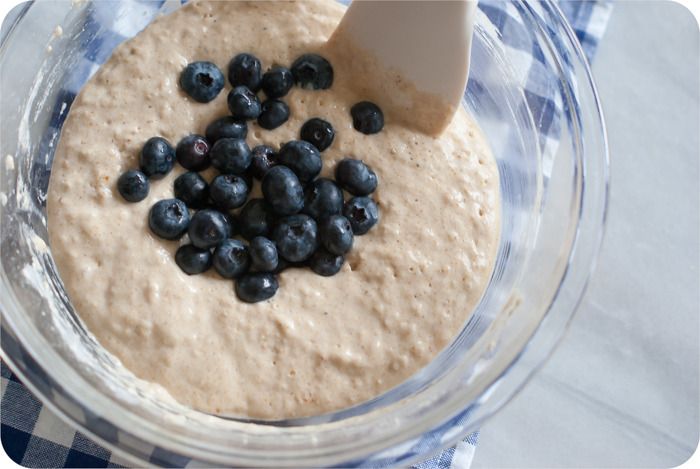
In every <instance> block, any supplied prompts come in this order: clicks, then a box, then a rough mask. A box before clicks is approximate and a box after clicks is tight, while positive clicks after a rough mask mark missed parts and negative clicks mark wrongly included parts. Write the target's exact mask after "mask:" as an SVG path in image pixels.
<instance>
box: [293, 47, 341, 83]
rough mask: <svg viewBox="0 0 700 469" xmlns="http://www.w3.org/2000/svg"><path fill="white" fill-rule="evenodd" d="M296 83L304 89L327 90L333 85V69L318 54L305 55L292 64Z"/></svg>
mask: <svg viewBox="0 0 700 469" xmlns="http://www.w3.org/2000/svg"><path fill="white" fill-rule="evenodd" d="M292 75H294V82H295V83H296V84H297V85H300V86H302V87H303V88H311V89H315V90H325V89H328V88H330V87H331V85H332V84H333V67H331V64H330V63H329V62H328V61H327V60H326V59H324V58H323V57H321V56H320V55H316V54H304V55H302V56H301V57H299V58H298V59H296V60H295V61H294V63H293V64H292Z"/></svg>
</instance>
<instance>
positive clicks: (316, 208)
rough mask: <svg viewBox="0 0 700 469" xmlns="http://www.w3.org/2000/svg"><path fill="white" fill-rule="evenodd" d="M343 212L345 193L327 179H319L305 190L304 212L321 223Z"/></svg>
mask: <svg viewBox="0 0 700 469" xmlns="http://www.w3.org/2000/svg"><path fill="white" fill-rule="evenodd" d="M342 210H343V191H342V190H340V187H338V185H337V184H336V183H335V182H333V181H331V180H330V179H326V178H318V179H316V180H315V181H313V182H312V183H310V184H309V185H308V186H306V189H304V208H303V209H302V212H303V213H305V214H307V215H311V216H312V217H313V218H314V219H316V220H318V221H321V220H322V219H324V218H325V217H328V216H329V215H335V214H337V213H340V212H341V211H342Z"/></svg>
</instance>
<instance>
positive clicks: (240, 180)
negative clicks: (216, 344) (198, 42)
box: [117, 54, 383, 303]
mask: <svg viewBox="0 0 700 469" xmlns="http://www.w3.org/2000/svg"><path fill="white" fill-rule="evenodd" d="M202 64H208V62H195V63H194V64H190V65H188V66H187V68H186V69H185V71H183V73H182V75H181V77H180V86H181V87H182V88H183V89H184V90H185V91H186V92H187V93H188V94H190V96H192V97H193V98H194V99H196V100H197V101H200V102H208V101H211V100H212V99H214V98H215V97H216V94H218V93H219V92H220V91H221V89H222V88H223V75H221V72H220V71H219V70H218V68H215V70H216V72H218V75H217V74H216V73H213V72H212V69H211V68H210V67H209V66H208V65H202ZM210 65H212V66H213V64H210ZM214 67H215V66H214ZM192 70H195V72H193V71H192ZM280 70H282V71H280ZM273 72H274V73H273ZM193 73H194V75H193ZM271 73H272V75H270V74H271ZM287 73H289V74H290V75H289V77H286V74H287ZM229 80H230V81H231V83H232V85H233V86H234V88H233V90H232V91H231V93H230V94H229V100H228V103H229V109H230V111H231V114H232V115H231V116H226V117H222V118H220V119H217V120H215V121H213V122H212V123H211V124H209V126H207V128H206V131H205V136H204V137H203V136H200V135H189V136H187V137H185V138H183V139H182V140H181V141H180V142H179V143H178V144H177V146H176V148H173V147H172V145H171V144H170V143H169V142H168V141H167V140H165V139H164V138H162V137H152V138H151V139H149V140H148V141H147V142H146V143H145V145H144V146H143V148H142V150H141V153H140V160H139V163H140V171H137V170H130V171H126V172H125V173H123V174H122V175H121V176H120V178H119V180H118V181H117V188H118V190H119V192H120V193H121V195H122V197H124V199H125V200H127V201H129V202H138V201H141V200H143V199H145V198H146V196H147V195H148V192H149V187H150V183H149V178H150V179H161V178H163V177H164V176H165V175H166V174H168V173H169V172H170V171H171V170H172V168H173V166H174V163H175V160H177V162H178V163H179V164H180V165H181V166H182V167H184V168H185V169H187V170H188V172H186V173H184V174H182V175H180V176H179V177H178V178H176V179H175V182H174V195H175V198H173V199H165V200H161V201H158V202H156V203H155V204H154V205H153V207H151V210H150V212H149V217H148V223H149V227H150V229H151V231H152V232H153V233H155V234H156V235H157V236H159V237H161V238H164V239H169V240H177V239H180V238H181V237H182V236H183V235H184V234H185V233H187V235H188V237H189V240H190V243H191V244H186V245H183V246H181V247H180V248H179V249H178V250H177V252H176V254H175V261H176V263H177V265H178V266H179V267H180V268H181V269H182V270H183V271H184V272H186V273H187V274H190V275H193V274H199V273H202V272H204V271H206V270H208V269H209V268H210V267H212V266H213V267H214V269H215V270H216V271H217V272H218V273H219V274H220V275H221V276H223V277H225V278H232V279H235V280H236V283H235V291H236V294H237V296H238V297H239V298H240V299H241V300H243V301H246V302H251V303H252V302H258V301H262V300H266V299H268V298H271V297H272V296H273V295H274V294H275V293H276V291H277V288H278V281H277V278H276V274H278V273H280V272H281V271H282V270H284V269H285V268H287V267H293V266H309V267H310V268H311V269H312V270H313V271H314V272H316V273H318V274H319V275H324V276H331V275H335V274H336V273H338V272H339V271H340V268H341V267H342V265H343V263H344V261H345V257H344V255H345V254H346V253H347V252H348V251H349V250H350V249H351V248H352V245H353V239H354V236H355V235H362V234H365V233H367V231H369V230H370V229H371V228H372V227H373V226H374V225H375V224H376V223H377V221H378V219H379V210H378V207H377V205H376V204H375V202H374V201H373V200H372V199H371V198H370V197H368V196H369V195H370V194H371V193H372V192H374V190H375V189H376V187H377V176H376V174H375V173H374V171H372V169H371V168H369V167H368V166H367V165H366V164H364V163H363V162H362V161H359V160H356V159H350V158H345V159H343V160H342V161H340V162H339V163H338V164H337V166H336V169H335V181H334V180H331V179H327V178H319V177H318V175H319V173H320V172H321V168H322V164H323V163H322V160H321V152H322V151H324V150H325V149H326V148H328V147H329V146H330V145H331V144H332V142H333V139H334V137H335V131H334V129H333V127H332V125H331V124H330V123H329V122H327V121H325V120H323V119H320V118H313V119H310V120H308V121H307V122H306V123H305V124H304V125H303V126H302V128H301V130H300V140H293V141H290V142H287V143H285V144H284V145H282V147H281V148H280V149H279V151H278V152H275V151H274V149H273V148H271V147H269V146H266V145H259V146H257V147H255V148H253V149H252V150H251V149H250V148H249V146H248V144H247V143H246V141H245V138H246V136H247V132H248V129H247V124H246V120H251V119H254V118H256V117H257V119H258V123H260V118H261V116H262V115H263V111H262V110H261V112H260V113H258V114H257V116H255V115H254V114H255V112H251V108H255V107H256V104H255V103H257V106H258V108H260V109H262V108H264V107H265V103H263V105H262V106H260V105H259V101H258V100H257V96H256V95H255V93H254V92H253V91H252V90H253V89H256V88H258V86H259V87H261V88H262V90H263V91H264V92H265V93H266V94H267V96H268V97H269V98H270V100H274V99H276V98H273V96H281V95H284V94H286V93H287V92H288V91H289V88H291V86H292V85H293V84H294V83H296V84H299V85H301V86H310V87H311V88H314V89H321V88H328V87H329V86H330V85H331V83H332V80H333V69H332V68H331V66H330V64H329V63H328V62H327V61H326V60H325V59H323V58H322V57H320V56H318V55H313V54H306V55H303V56H302V57H300V58H299V59H297V60H296V61H295V62H294V64H293V65H292V69H291V71H289V70H287V69H283V68H281V67H278V68H274V69H272V70H270V71H269V72H267V73H265V74H264V75H261V73H260V62H259V60H258V59H257V58H255V57H254V56H252V55H250V54H239V55H237V56H236V57H234V59H233V60H232V61H231V64H230V66H229ZM256 83H257V85H256ZM283 89H284V91H282V90H283ZM280 93H282V94H281V95H280ZM232 95H233V96H234V97H233V98H232ZM251 96H252V97H251ZM241 97H245V99H242V98H241ZM248 98H250V99H248ZM253 98H254V99H253ZM270 100H268V101H266V103H267V102H270ZM278 102H281V101H278ZM283 104H284V103H283ZM276 106H277V105H275V106H268V107H267V108H268V109H273V108H276ZM284 108H286V105H284ZM286 109H287V116H288V108H286ZM277 115H278V114H277V111H274V112H273V114H272V115H271V117H266V118H264V119H263V120H265V121H268V122H269V121H275V119H276V118H275V119H273V118H272V117H275V116H277ZM351 115H352V118H353V123H354V127H355V128H356V129H357V130H358V131H360V132H363V133H368V134H369V133H376V132H379V131H380V130H381V128H382V127H383V116H382V113H381V110H380V109H379V108H378V107H377V106H376V105H374V104H372V103H369V102H365V103H358V104H357V105H355V106H353V108H352V110H351ZM284 120H285V121H286V117H285V119H284ZM261 126H262V125H261ZM263 127H264V126H263ZM210 166H213V167H214V168H216V169H217V170H218V171H219V173H220V174H219V175H217V176H216V177H215V178H214V179H213V180H212V181H211V182H210V183H208V182H207V181H206V180H205V179H204V178H203V177H202V176H201V175H200V174H199V172H200V171H202V170H204V169H207V168H208V167H210ZM255 179H258V180H260V181H261V188H262V194H263V198H260V199H258V198H256V199H251V200H248V196H249V194H250V192H251V189H252V187H253V183H254V180H255ZM343 189H344V190H346V191H347V192H348V193H349V194H351V195H352V197H351V198H350V199H349V200H347V201H345V200H344V196H343ZM239 208H240V211H238V213H233V212H232V211H233V210H235V209H239ZM190 210H193V211H194V213H193V214H191V213H190ZM235 236H237V237H239V238H242V239H245V240H247V241H248V243H247V244H246V243H245V242H244V241H242V240H241V239H236V238H234V237H235Z"/></svg>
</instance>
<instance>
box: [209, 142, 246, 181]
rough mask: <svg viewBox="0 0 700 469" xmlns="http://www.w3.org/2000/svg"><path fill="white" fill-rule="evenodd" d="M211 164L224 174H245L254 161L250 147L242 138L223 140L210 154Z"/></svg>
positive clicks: (212, 148)
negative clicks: (252, 160)
mask: <svg viewBox="0 0 700 469" xmlns="http://www.w3.org/2000/svg"><path fill="white" fill-rule="evenodd" d="M209 156H210V158H211V164H212V166H214V167H215V168H216V169H218V170H219V171H220V172H221V173H223V174H243V173H244V172H245V171H246V169H248V166H250V161H251V159H252V157H253V156H252V154H251V152H250V147H248V144H247V143H245V140H243V139H240V138H222V139H220V140H218V141H217V142H216V143H215V144H214V146H213V147H211V151H210V152H209Z"/></svg>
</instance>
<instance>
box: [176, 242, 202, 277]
mask: <svg viewBox="0 0 700 469" xmlns="http://www.w3.org/2000/svg"><path fill="white" fill-rule="evenodd" d="M175 263H176V264H177V265H178V267H180V269H182V271H183V272H184V273H186V274H187V275H195V274H201V273H202V272H205V271H207V270H208V269H209V267H211V253H210V252H209V250H208V249H199V248H198V247H195V246H193V245H191V244H185V245H184V246H180V247H179V248H178V250H177V251H176V252H175Z"/></svg>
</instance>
